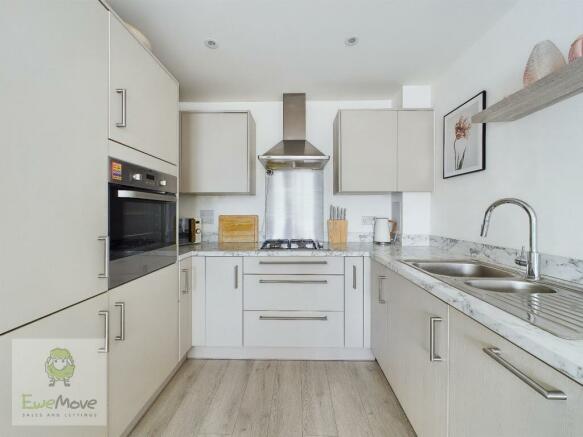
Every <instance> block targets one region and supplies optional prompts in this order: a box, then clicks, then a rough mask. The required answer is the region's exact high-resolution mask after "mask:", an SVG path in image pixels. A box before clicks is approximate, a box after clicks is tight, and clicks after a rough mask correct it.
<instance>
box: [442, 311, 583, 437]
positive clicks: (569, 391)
mask: <svg viewBox="0 0 583 437" xmlns="http://www.w3.org/2000/svg"><path fill="white" fill-rule="evenodd" d="M450 315H451V319H450V323H451V333H450V350H451V352H450V358H451V359H450V369H449V373H450V436H452V437H466V436H472V437H491V436H497V437H516V436H528V437H549V436H561V437H575V436H581V435H583V415H582V414H581V411H583V386H581V385H579V384H577V383H576V382H574V381H573V380H571V379H569V378H568V377H566V376H564V375H563V374H561V373H559V372H558V371H556V370H555V369H553V368H551V367H550V366H548V365H546V364H545V363H543V362H542V361H540V360H538V359H537V358H535V357H533V356H532V355H530V354H528V353H527V352H525V351H524V350H522V349H520V348H519V347H517V346H515V345H514V344H512V343H510V342H509V341H507V340H506V339H504V338H502V337H500V336H499V335H498V334H496V333H494V332H492V331H490V330H489V329H487V328H485V327H484V326H482V325H480V324H479V323H477V322H475V321H474V320H472V319H470V318H469V317H467V316H465V315H464V314H462V313H460V312H459V311H457V310H454V309H452V310H451V311H450ZM491 348H496V349H497V350H498V352H499V355H498V357H499V358H500V359H502V360H504V361H505V362H506V363H509V364H510V365H512V366H513V367H514V368H516V369H518V370H519V371H520V372H522V373H523V374H524V375H525V376H526V377H527V378H528V379H530V380H532V381H536V382H537V383H538V384H541V385H543V386H544V387H545V388H546V389H547V390H551V389H554V390H559V391H561V392H563V393H564V394H565V395H566V397H567V399H566V400H550V399H545V398H544V397H543V396H542V395H541V394H539V393H537V392H536V391H534V390H533V389H532V388H531V387H530V386H529V385H527V384H526V383H525V382H524V381H522V380H521V379H519V378H518V377H517V376H515V375H514V374H513V373H511V372H510V371H509V370H508V369H507V368H505V367H504V366H503V365H502V364H501V363H499V362H497V361H495V360H494V359H493V358H492V357H490V356H489V355H487V354H486V353H485V352H484V349H491Z"/></svg>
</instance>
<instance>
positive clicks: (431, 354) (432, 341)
mask: <svg viewBox="0 0 583 437" xmlns="http://www.w3.org/2000/svg"><path fill="white" fill-rule="evenodd" d="M438 322H443V319H442V318H441V317H430V318H429V361H431V362H433V361H443V358H441V357H440V356H439V355H436V354H435V324H436V323H438Z"/></svg>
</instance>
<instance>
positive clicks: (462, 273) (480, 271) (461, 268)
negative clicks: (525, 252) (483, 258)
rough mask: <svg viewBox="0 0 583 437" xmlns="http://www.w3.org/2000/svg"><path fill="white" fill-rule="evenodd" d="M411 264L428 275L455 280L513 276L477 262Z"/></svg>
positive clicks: (422, 262)
mask: <svg viewBox="0 0 583 437" xmlns="http://www.w3.org/2000/svg"><path fill="white" fill-rule="evenodd" d="M410 264H411V265H412V266H414V267H417V268H418V269H419V270H423V271H425V272H427V273H432V274H434V275H440V276H451V277H455V278H511V277H512V276H513V275H512V274H511V273H508V272H506V271H504V270H500V269H497V268H495V267H490V266H487V265H485V264H480V263H476V262H467V261H418V262H411V263H410Z"/></svg>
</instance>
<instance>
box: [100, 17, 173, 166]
mask: <svg viewBox="0 0 583 437" xmlns="http://www.w3.org/2000/svg"><path fill="white" fill-rule="evenodd" d="M110 21H111V24H110V26H111V27H110V63H111V64H110V83H109V138H111V139H112V140H114V141H117V142H119V143H122V144H125V145H126V146H130V147H132V148H134V149H137V150H140V151H142V152H144V153H147V154H149V155H152V156H155V157H157V158H160V159H163V160H165V161H168V162H170V163H172V164H178V83H177V82H176V80H175V79H174V78H173V77H172V76H171V75H170V74H169V73H168V72H167V71H166V69H165V68H164V67H163V66H162V65H161V64H160V63H159V62H158V60H157V59H156V58H154V56H153V55H152V54H151V53H150V52H149V51H148V50H147V49H145V48H144V47H143V46H142V45H141V44H140V43H139V42H138V41H137V40H136V39H135V38H134V36H133V35H132V34H131V33H130V32H129V31H128V30H127V29H126V28H125V27H124V25H123V24H122V23H121V22H120V21H119V19H118V18H117V17H116V16H115V15H114V14H111V18H110Z"/></svg>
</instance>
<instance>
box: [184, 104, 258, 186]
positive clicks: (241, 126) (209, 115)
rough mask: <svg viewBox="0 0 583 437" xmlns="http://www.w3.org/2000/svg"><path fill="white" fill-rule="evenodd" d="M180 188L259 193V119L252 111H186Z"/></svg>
mask: <svg viewBox="0 0 583 437" xmlns="http://www.w3.org/2000/svg"><path fill="white" fill-rule="evenodd" d="M180 132H181V141H180V144H181V146H180V148H181V159H180V177H181V181H180V191H181V192H183V193H195V194H255V162H256V160H257V156H255V121H254V120H253V117H252V115H251V113H250V112H248V111H245V112H182V113H181V121H180Z"/></svg>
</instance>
